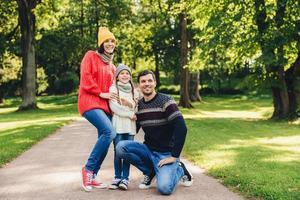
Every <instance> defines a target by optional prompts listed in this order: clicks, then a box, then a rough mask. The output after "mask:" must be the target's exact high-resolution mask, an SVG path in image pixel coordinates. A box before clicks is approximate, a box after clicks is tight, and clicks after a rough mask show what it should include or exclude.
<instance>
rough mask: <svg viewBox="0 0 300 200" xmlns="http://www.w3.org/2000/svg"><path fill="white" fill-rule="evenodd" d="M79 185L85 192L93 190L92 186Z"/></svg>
mask: <svg viewBox="0 0 300 200" xmlns="http://www.w3.org/2000/svg"><path fill="white" fill-rule="evenodd" d="M81 186H82V188H83V189H84V191H86V192H91V191H92V190H93V187H92V186H84V185H83V184H82V185H81Z"/></svg>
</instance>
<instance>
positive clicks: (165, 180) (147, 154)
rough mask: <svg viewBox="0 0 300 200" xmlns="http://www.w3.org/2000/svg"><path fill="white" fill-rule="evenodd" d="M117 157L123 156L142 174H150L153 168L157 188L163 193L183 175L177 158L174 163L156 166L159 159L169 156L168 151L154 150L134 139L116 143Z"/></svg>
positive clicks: (170, 188) (167, 191)
mask: <svg viewBox="0 0 300 200" xmlns="http://www.w3.org/2000/svg"><path fill="white" fill-rule="evenodd" d="M116 149H117V157H119V158H123V159H124V160H126V161H128V162H129V163H130V164H132V165H134V166H136V167H137V168H138V169H139V170H141V171H142V172H143V174H144V175H148V176H149V175H150V173H151V171H152V170H153V169H154V170H155V174H156V184H157V190H158V192H159V193H161V194H163V195H170V194H172V193H173V192H174V191H175V188H176V185H177V183H178V181H179V180H180V179H181V177H182V176H183V175H184V172H183V169H182V167H181V166H180V165H179V162H180V161H179V159H177V160H176V162H175V163H172V164H168V165H164V166H162V167H158V163H159V161H160V160H161V159H164V158H168V157H171V153H170V152H155V151H151V150H150V149H148V147H147V146H146V145H145V144H142V143H139V142H135V141H120V142H119V144H118V145H117V148H116Z"/></svg>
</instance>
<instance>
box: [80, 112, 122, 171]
mask: <svg viewBox="0 0 300 200" xmlns="http://www.w3.org/2000/svg"><path fill="white" fill-rule="evenodd" d="M83 116H84V117H85V118H86V119H87V120H88V121H89V122H90V123H91V124H93V125H94V126H95V127H96V128H97V130H98V140H97V142H96V144H95V146H94V148H93V150H92V152H91V154H90V157H89V158H88V161H87V163H86V165H85V168H86V169H87V170H89V171H92V172H93V173H94V176H95V175H97V173H98V171H99V169H100V167H101V164H102V162H103V160H104V158H105V157H106V154H107V151H108V148H109V145H110V143H111V142H112V140H113V139H114V138H115V136H116V132H115V130H114V128H113V126H112V123H111V116H109V115H107V114H106V113H105V112H104V111H103V110H101V109H93V110H89V111H86V112H85V113H84V114H83Z"/></svg>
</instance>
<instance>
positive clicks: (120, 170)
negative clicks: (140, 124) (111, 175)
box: [114, 133, 134, 180]
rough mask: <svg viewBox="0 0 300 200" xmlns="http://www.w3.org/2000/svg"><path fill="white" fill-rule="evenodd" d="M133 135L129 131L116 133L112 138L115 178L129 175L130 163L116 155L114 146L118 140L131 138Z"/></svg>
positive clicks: (126, 177)
mask: <svg viewBox="0 0 300 200" xmlns="http://www.w3.org/2000/svg"><path fill="white" fill-rule="evenodd" d="M133 137H134V136H133V135H130V134H129V133H122V134H117V136H116V137H115V139H114V149H115V158H114V167H115V179H122V180H123V179H126V180H128V177H129V166H130V164H129V163H128V162H127V161H126V160H123V159H120V158H118V157H117V156H116V146H117V145H118V143H119V142H120V141H124V140H133Z"/></svg>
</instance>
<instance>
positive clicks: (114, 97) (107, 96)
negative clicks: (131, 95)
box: [99, 92, 120, 103]
mask: <svg viewBox="0 0 300 200" xmlns="http://www.w3.org/2000/svg"><path fill="white" fill-rule="evenodd" d="M99 96H100V97H101V98H102V99H107V100H116V101H117V102H118V103H120V99H119V96H118V94H116V93H113V92H112V93H110V92H107V93H100V95H99Z"/></svg>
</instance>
